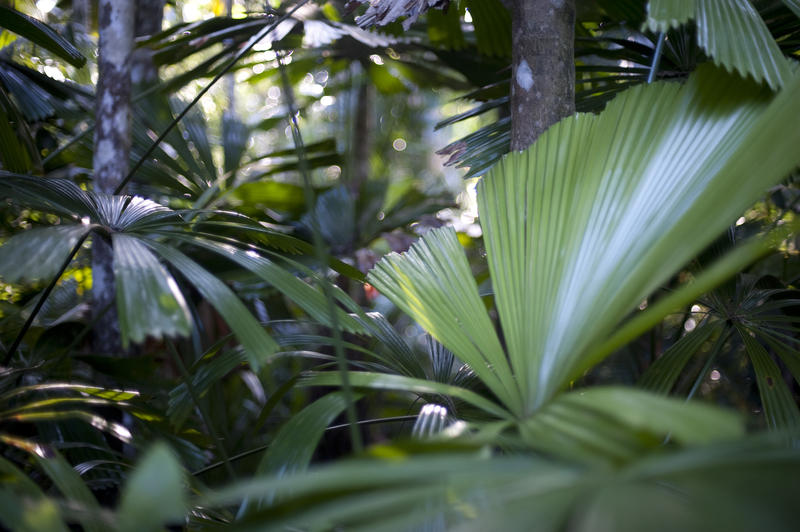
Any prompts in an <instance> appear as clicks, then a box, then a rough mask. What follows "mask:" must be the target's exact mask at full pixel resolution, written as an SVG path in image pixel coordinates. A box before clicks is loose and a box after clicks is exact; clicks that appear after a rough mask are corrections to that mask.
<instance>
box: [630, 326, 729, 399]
mask: <svg viewBox="0 0 800 532" xmlns="http://www.w3.org/2000/svg"><path fill="white" fill-rule="evenodd" d="M721 331H722V323H721V322H718V321H717V322H714V323H710V324H703V325H700V326H698V327H696V328H695V329H694V330H693V331H691V332H689V333H688V334H686V336H683V337H682V338H681V339H680V340H678V341H677V342H675V343H674V344H673V345H672V346H670V348H669V349H667V350H666V351H664V353H662V354H661V356H660V357H659V358H658V359H657V360H656V361H655V362H653V364H652V365H651V366H650V367H649V368H647V371H645V372H644V373H643V374H642V377H641V378H640V379H639V382H638V383H637V384H638V385H639V386H640V387H642V388H644V389H645V390H649V391H651V392H654V393H659V394H664V395H666V394H668V393H669V392H670V390H672V388H673V387H674V386H675V382H676V381H677V380H678V378H679V377H680V375H681V373H682V372H683V370H684V368H685V367H686V364H688V363H689V360H690V359H691V358H692V357H693V356H694V355H695V354H696V353H697V352H698V351H700V349H701V347H702V346H703V345H704V344H705V343H706V341H707V340H709V339H710V338H711V337H713V336H714V334H715V333H716V334H718V335H719V333H720V332H721ZM725 338H726V335H720V336H719V338H718V339H717V340H716V341H715V343H716V345H719V343H720V342H724V341H725Z"/></svg>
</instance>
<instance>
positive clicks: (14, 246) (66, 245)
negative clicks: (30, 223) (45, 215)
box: [0, 224, 91, 283]
mask: <svg viewBox="0 0 800 532" xmlns="http://www.w3.org/2000/svg"><path fill="white" fill-rule="evenodd" d="M90 229H91V226H89V225H83V224H80V225H56V226H52V227H37V228H34V229H31V230H29V231H23V232H21V233H18V234H16V235H14V236H12V237H11V238H9V239H8V240H6V241H5V242H4V243H3V245H2V246H0V277H2V278H3V280H5V281H6V282H7V283H17V282H20V281H22V280H30V281H33V280H49V279H50V278H51V277H52V276H53V275H55V274H56V272H58V269H59V268H60V267H61V265H62V263H63V262H64V259H66V258H67V256H69V253H70V251H71V250H72V248H73V246H75V244H76V243H77V242H78V240H80V238H81V237H82V236H83V235H85V234H86V233H87V232H88V231H89V230H90Z"/></svg>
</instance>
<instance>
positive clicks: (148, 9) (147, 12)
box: [131, 0, 164, 86]
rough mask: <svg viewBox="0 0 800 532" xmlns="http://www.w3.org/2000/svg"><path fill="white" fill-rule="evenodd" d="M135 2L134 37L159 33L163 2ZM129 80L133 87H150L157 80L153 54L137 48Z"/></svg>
mask: <svg viewBox="0 0 800 532" xmlns="http://www.w3.org/2000/svg"><path fill="white" fill-rule="evenodd" d="M134 1H135V2H136V24H135V26H134V29H133V35H134V36H135V37H144V36H146V35H154V34H156V33H158V32H159V31H161V24H162V21H163V19H164V0H134ZM131 80H132V82H133V85H134V86H140V85H150V84H152V83H155V82H156V81H157V80H158V69H157V68H156V65H155V64H154V63H153V52H152V51H151V50H147V49H145V48H138V49H136V50H134V51H133V55H132V56H131Z"/></svg>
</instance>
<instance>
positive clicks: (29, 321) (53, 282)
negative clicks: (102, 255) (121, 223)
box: [3, 230, 90, 366]
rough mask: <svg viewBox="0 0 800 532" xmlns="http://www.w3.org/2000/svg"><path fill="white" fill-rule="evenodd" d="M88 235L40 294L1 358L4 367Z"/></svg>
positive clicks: (81, 238)
mask: <svg viewBox="0 0 800 532" xmlns="http://www.w3.org/2000/svg"><path fill="white" fill-rule="evenodd" d="M89 233H90V231H88V230H87V231H86V232H85V233H84V234H83V236H81V237H80V238H79V239H78V241H77V242H76V243H75V245H74V246H72V250H71V251H70V253H69V256H68V257H67V258H66V259H65V260H64V262H63V264H61V267H60V268H59V269H58V273H56V274H55V275H54V276H53V278H52V279H51V280H50V284H48V285H47V288H45V289H44V292H42V294H41V295H40V296H39V301H37V302H36V305H35V306H34V307H33V310H32V311H31V314H30V316H28V319H27V320H25V324H24V325H23V326H22V329H20V331H19V333H18V334H17V337H16V338H14V343H13V344H11V347H9V348H8V351H7V352H6V356H5V357H4V358H3V365H4V366H7V365H8V363H9V362H10V361H11V357H12V356H13V355H14V352H15V351H16V350H17V348H18V347H19V344H21V343H22V339H23V338H24V337H25V334H26V333H27V332H28V329H30V328H31V325H33V320H35V319H36V316H37V315H38V314H39V311H40V310H42V307H43V306H44V302H45V301H46V300H47V298H48V296H49V295H50V292H52V291H53V289H54V288H55V287H56V284H58V280H59V279H61V276H62V275H64V272H65V271H67V268H68V267H69V263H70V262H72V259H74V258H75V255H77V254H78V250H80V249H81V246H83V243H84V242H85V241H86V238H87V237H88V236H89Z"/></svg>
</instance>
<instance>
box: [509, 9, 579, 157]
mask: <svg viewBox="0 0 800 532" xmlns="http://www.w3.org/2000/svg"><path fill="white" fill-rule="evenodd" d="M511 32H512V43H513V46H512V48H513V51H512V77H511V79H512V83H511V149H512V150H515V151H517V150H524V149H525V148H527V147H528V146H530V145H531V144H532V143H533V141H534V140H536V138H537V137H538V136H539V135H541V134H542V133H543V132H544V131H545V130H546V129H547V128H548V127H550V126H551V125H553V124H554V123H556V122H558V121H559V120H561V119H562V118H564V117H566V116H569V115H572V114H573V113H575V0H514V1H513V7H512V28H511Z"/></svg>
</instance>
